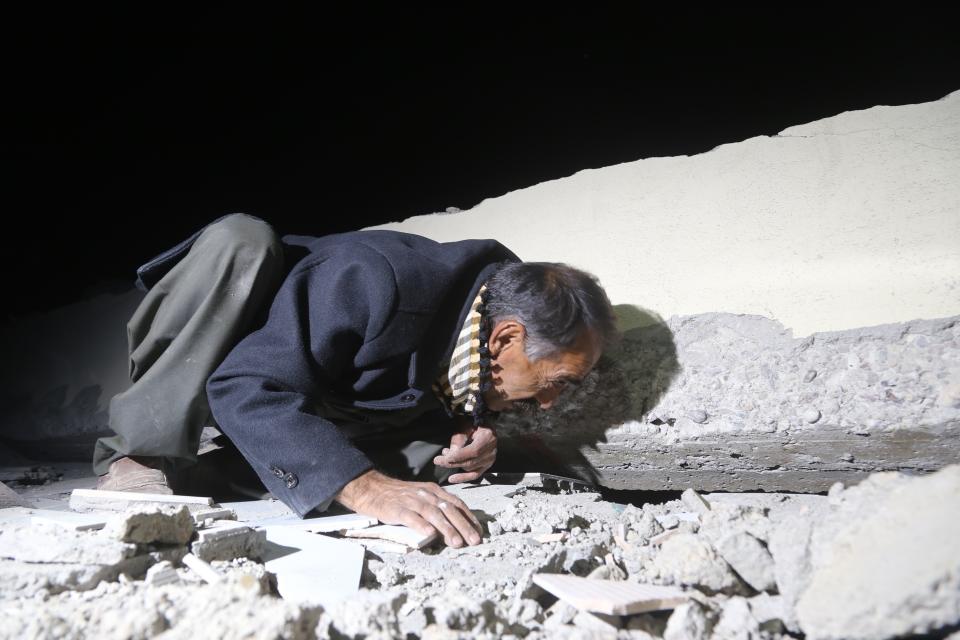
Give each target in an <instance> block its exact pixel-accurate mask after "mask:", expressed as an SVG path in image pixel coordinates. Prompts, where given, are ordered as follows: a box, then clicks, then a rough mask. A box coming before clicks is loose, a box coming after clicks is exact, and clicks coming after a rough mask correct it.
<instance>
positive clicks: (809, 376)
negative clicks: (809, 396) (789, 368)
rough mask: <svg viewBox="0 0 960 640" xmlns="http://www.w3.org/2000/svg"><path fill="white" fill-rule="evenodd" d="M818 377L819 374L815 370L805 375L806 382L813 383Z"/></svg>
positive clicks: (810, 370)
mask: <svg viewBox="0 0 960 640" xmlns="http://www.w3.org/2000/svg"><path fill="white" fill-rule="evenodd" d="M816 377H817V372H816V370H814V369H807V372H806V373H805V374H803V381H804V382H813V379H814V378H816Z"/></svg>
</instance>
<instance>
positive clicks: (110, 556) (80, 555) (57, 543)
mask: <svg viewBox="0 0 960 640" xmlns="http://www.w3.org/2000/svg"><path fill="white" fill-rule="evenodd" d="M136 550H137V547H136V545H132V544H126V543H123V542H119V541H117V540H111V539H110V538H107V537H104V536H100V535H98V534H97V533H96V532H91V531H70V530H64V529H62V528H60V527H55V526H42V525H33V526H31V525H29V524H23V523H21V524H15V525H12V526H9V527H5V528H4V529H3V531H0V557H3V558H10V559H11V560H19V561H21V562H35V563H36V562H40V563H80V564H99V565H114V564H117V563H119V562H122V561H123V560H126V559H127V558H130V557H131V556H133V555H134V554H135V553H136Z"/></svg>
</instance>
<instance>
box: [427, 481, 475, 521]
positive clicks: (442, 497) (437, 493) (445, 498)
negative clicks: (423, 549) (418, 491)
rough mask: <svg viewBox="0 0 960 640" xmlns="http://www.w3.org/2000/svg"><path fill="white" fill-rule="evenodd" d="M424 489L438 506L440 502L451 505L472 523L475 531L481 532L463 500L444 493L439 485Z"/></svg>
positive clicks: (428, 486)
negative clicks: (431, 495)
mask: <svg viewBox="0 0 960 640" xmlns="http://www.w3.org/2000/svg"><path fill="white" fill-rule="evenodd" d="M424 488H425V489H427V490H429V491H430V493H431V494H433V497H435V498H436V499H437V503H438V504H439V503H440V502H446V503H447V504H452V505H453V506H455V507H456V508H457V509H458V510H459V511H460V512H461V513H463V514H464V515H465V516H466V517H467V519H469V520H470V522H472V523H473V525H474V527H475V528H476V530H477V531H483V526H482V525H481V524H480V521H479V520H477V516H475V515H474V514H473V511H471V510H470V507H468V506H467V503H465V502H464V501H463V500H461V499H460V498H458V497H457V496H455V495H453V494H452V493H448V492H446V491H444V490H443V489H441V488H440V485H437V484H432V483H431V484H427V485H425V487H424Z"/></svg>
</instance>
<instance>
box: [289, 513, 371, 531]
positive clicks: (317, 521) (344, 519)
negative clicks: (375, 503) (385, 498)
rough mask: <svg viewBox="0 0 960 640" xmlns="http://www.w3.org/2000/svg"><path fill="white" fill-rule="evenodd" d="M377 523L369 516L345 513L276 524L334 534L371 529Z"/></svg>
mask: <svg viewBox="0 0 960 640" xmlns="http://www.w3.org/2000/svg"><path fill="white" fill-rule="evenodd" d="M378 522H380V521H379V520H377V519H376V518H371V517H370V516H364V515H360V514H359V513H347V514H343V515H339V516H323V517H320V518H308V519H306V520H300V521H299V522H283V523H278V526H280V525H282V526H285V527H290V528H293V529H297V530H299V531H308V532H310V533H336V532H340V531H348V530H350V529H363V528H365V527H372V526H373V525H375V524H377V523H378Z"/></svg>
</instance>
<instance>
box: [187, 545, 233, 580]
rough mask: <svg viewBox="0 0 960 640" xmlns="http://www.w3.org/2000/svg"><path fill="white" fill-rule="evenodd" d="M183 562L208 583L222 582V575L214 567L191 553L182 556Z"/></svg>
mask: <svg viewBox="0 0 960 640" xmlns="http://www.w3.org/2000/svg"><path fill="white" fill-rule="evenodd" d="M183 564H184V566H186V567H187V568H189V569H191V570H192V571H193V572H194V573H196V574H197V575H198V576H200V577H201V578H202V579H203V580H204V581H205V582H209V583H210V584H218V583H220V582H223V576H221V575H220V574H219V573H217V571H216V569H214V568H213V567H211V566H210V565H209V564H207V563H206V562H204V561H203V560H201V559H200V558H198V557H197V556H195V555H193V554H192V553H188V554H187V555H185V556H183Z"/></svg>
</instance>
